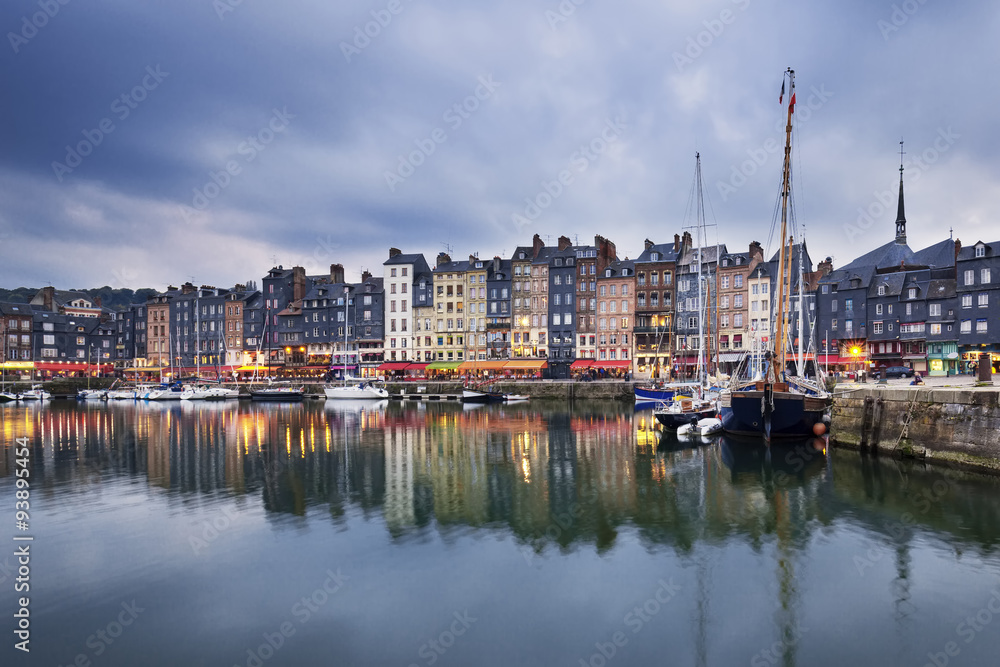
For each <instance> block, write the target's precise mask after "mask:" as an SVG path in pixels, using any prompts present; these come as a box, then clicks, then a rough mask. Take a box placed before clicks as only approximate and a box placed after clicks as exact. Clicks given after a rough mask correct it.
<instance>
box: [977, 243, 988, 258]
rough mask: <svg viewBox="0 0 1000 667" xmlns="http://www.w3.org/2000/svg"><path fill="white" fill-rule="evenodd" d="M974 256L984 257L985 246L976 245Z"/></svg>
mask: <svg viewBox="0 0 1000 667" xmlns="http://www.w3.org/2000/svg"><path fill="white" fill-rule="evenodd" d="M976 257H986V246H982V245H977V246H976Z"/></svg>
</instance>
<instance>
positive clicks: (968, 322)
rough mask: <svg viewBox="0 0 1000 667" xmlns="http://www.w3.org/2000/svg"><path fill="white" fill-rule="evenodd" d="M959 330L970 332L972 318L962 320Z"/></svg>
mask: <svg viewBox="0 0 1000 667" xmlns="http://www.w3.org/2000/svg"><path fill="white" fill-rule="evenodd" d="M959 331H961V332H962V333H972V320H962V326H961V328H960V329H959Z"/></svg>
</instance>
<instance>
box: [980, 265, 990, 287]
mask: <svg viewBox="0 0 1000 667" xmlns="http://www.w3.org/2000/svg"><path fill="white" fill-rule="evenodd" d="M979 279H980V280H981V281H982V283H983V284H984V285H987V284H989V282H990V270H989V269H983V270H982V271H980V272H979Z"/></svg>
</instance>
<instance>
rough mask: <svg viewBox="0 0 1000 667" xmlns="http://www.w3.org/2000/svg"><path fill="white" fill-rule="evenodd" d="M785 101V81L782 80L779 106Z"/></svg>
mask: <svg viewBox="0 0 1000 667" xmlns="http://www.w3.org/2000/svg"><path fill="white" fill-rule="evenodd" d="M784 100H785V80H784V79H782V80H781V94H780V95H778V104H781V103H782V102H783V101H784Z"/></svg>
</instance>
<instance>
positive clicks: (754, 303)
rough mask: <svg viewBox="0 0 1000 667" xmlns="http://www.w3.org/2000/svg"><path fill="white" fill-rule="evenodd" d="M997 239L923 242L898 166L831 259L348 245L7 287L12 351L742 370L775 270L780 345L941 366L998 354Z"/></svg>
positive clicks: (60, 365)
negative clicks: (129, 295)
mask: <svg viewBox="0 0 1000 667" xmlns="http://www.w3.org/2000/svg"><path fill="white" fill-rule="evenodd" d="M873 233H875V232H873ZM998 253H1000V242H997V243H984V242H982V241H979V242H977V243H975V244H973V245H971V246H967V247H963V246H962V244H961V242H960V241H958V240H956V239H953V238H948V239H945V240H943V241H940V242H939V243H936V244H934V245H932V246H930V247H928V248H924V249H922V250H919V251H913V250H911V249H910V248H909V246H908V245H907V241H906V219H905V215H904V206H903V183H902V178H901V179H900V190H899V204H898V213H897V219H896V233H895V238H893V239H892V240H890V241H889V242H887V243H885V244H884V245H882V246H880V247H878V248H876V249H875V250H872V251H870V252H868V253H866V254H864V255H862V256H861V257H858V258H857V259H855V260H854V261H852V262H850V263H849V264H847V265H845V266H843V267H841V268H837V269H835V268H834V266H833V262H832V260H831V259H830V258H826V259H825V260H823V261H821V262H819V263H818V265H817V266H816V268H815V269H813V262H812V260H811V258H810V256H809V252H808V248H807V247H806V244H805V243H797V244H794V245H790V246H789V248H788V253H787V256H788V257H790V261H788V262H786V265H785V267H784V268H785V274H784V276H779V275H778V271H779V266H778V253H774V254H773V255H772V256H771V257H769V258H768V257H765V254H764V250H763V248H762V247H761V245H760V244H759V243H757V242H753V243H750V244H749V246H748V247H747V249H746V250H745V251H730V250H729V249H728V248H727V247H726V245H725V244H719V245H710V246H704V247H698V246H696V245H695V244H693V243H692V237H691V235H690V234H689V233H687V232H685V233H684V234H675V235H674V237H673V240H672V241H668V242H666V243H657V242H654V241H652V240H648V239H647V240H646V241H645V244H644V247H643V249H642V251H641V252H640V253H639V254H638V255H637V256H636V257H635V258H634V259H628V258H627V257H625V258H623V257H619V253H618V251H617V248H616V246H615V244H614V243H613V242H612V241H611V240H609V239H607V238H604V237H603V236H596V237H595V238H594V242H593V244H588V245H578V244H574V243H572V242H571V241H570V239H569V238H568V237H565V236H563V237H560V238H559V239H558V242H557V244H556V245H554V246H551V245H546V244H545V243H544V242H543V240H542V239H541V237H539V236H538V235H537V234H536V235H535V236H534V238H533V239H532V243H531V245H525V246H519V247H517V248H515V250H514V252H513V253H512V254H511V255H510V257H499V256H494V257H492V258H489V257H479V256H478V255H469V256H468V258H467V259H464V258H463V259H453V258H452V257H450V256H449V255H448V254H447V253H440V254H438V255H437V257H436V258H435V259H434V261H433V264H430V263H428V261H427V259H426V258H425V256H424V255H423V254H408V253H404V252H402V251H401V250H399V249H396V248H392V249H390V250H389V253H388V257H387V259H386V260H385V262H384V263H383V266H382V275H381V276H375V275H372V274H371V273H370V272H368V271H365V272H363V273H362V275H361V276H360V278H361V280H360V281H359V282H348V281H347V280H346V279H345V275H344V268H343V266H342V265H340V264H334V265H332V266H331V267H330V271H329V273H324V274H321V275H308V274H307V273H306V271H305V270H304V269H303V268H302V267H292V268H284V267H283V266H276V267H274V268H272V269H271V270H270V271H268V272H267V274H266V275H265V276H264V277H263V278H262V279H261V281H260V286H259V287H258V285H257V284H256V283H255V282H253V281H251V282H250V283H246V284H237V285H234V286H233V287H230V288H217V287H214V286H210V285H201V286H195V285H193V284H191V283H187V284H184V285H182V286H180V287H173V286H171V287H168V288H167V290H166V291H164V292H162V293H159V294H157V295H155V296H152V297H150V298H149V299H148V300H147V301H146V302H144V303H139V304H133V305H132V306H130V307H129V308H127V309H125V310H121V311H111V310H108V309H106V308H103V307H102V306H101V304H100V303H99V302H98V303H95V302H94V300H92V299H91V298H90V297H89V296H87V295H86V294H84V293H80V292H65V291H60V290H55V289H53V288H51V287H50V288H45V289H42V290H40V291H39V292H38V294H37V295H36V296H35V297H34V299H32V300H31V302H30V303H29V304H12V303H4V304H0V315H2V317H0V331H2V333H3V340H4V359H5V366H6V367H7V368H12V367H13V368H21V369H24V368H25V367H29V366H30V367H31V368H34V369H38V370H42V371H49V372H63V373H65V372H72V371H74V370H77V371H79V370H80V369H81V365H93V364H97V363H99V364H101V365H102V369H101V370H103V371H105V372H106V371H107V370H108V368H107V367H108V366H110V368H111V369H114V370H122V369H126V368H142V369H146V370H150V371H161V372H175V373H189V372H192V371H195V370H197V369H199V368H201V369H202V370H211V369H213V368H214V369H218V370H220V371H223V372H225V373H230V372H233V371H239V370H248V369H251V368H254V367H261V366H263V367H267V368H268V369H270V370H271V371H272V372H282V373H286V374H287V373H295V374H314V375H316V374H325V373H326V372H327V371H330V370H331V369H332V370H334V371H336V372H338V373H339V372H340V370H341V369H344V370H346V371H347V373H348V374H351V375H359V376H363V377H372V376H378V375H384V374H385V373H387V372H404V371H406V372H420V371H442V372H447V371H458V372H463V371H467V370H476V369H478V370H493V371H501V370H504V371H511V370H513V371H524V372H526V373H530V374H542V375H543V376H546V377H553V378H566V377H571V376H573V375H575V374H576V372H577V371H579V372H587V373H590V372H598V373H602V374H613V375H626V374H627V375H630V376H632V377H636V378H647V377H660V378H666V377H690V376H691V375H692V374H693V372H694V370H695V368H696V366H697V362H698V358H699V351H701V350H704V351H705V352H706V353H707V354H706V355H705V356H706V357H708V358H710V362H711V363H712V364H714V363H718V364H719V366H720V368H721V370H723V371H726V372H731V371H732V370H734V367H735V366H736V364H737V363H738V362H739V360H740V358H741V357H742V355H743V354H744V353H745V352H746V351H747V350H749V349H750V348H751V347H758V348H773V347H774V345H775V341H773V340H771V339H770V335H771V334H770V332H771V330H772V328H773V325H774V321H775V312H776V308H775V294H776V292H777V290H778V287H779V279H780V280H781V281H782V288H783V289H784V290H785V291H786V292H787V293H788V294H789V295H790V300H789V304H788V306H787V311H786V312H787V314H788V315H787V317H788V319H789V322H790V327H789V330H790V331H791V332H793V334H792V335H791V336H790V338H789V340H788V341H787V344H788V345H789V346H790V347H791V348H793V349H796V350H798V349H801V350H802V351H803V353H804V355H805V357H806V358H808V359H812V360H815V361H816V362H818V363H820V364H822V365H825V366H827V367H829V368H831V369H839V370H850V369H858V368H861V367H867V368H869V369H870V368H872V367H885V366H902V365H905V366H911V367H913V368H914V369H916V370H919V371H924V372H929V373H930V374H946V373H957V372H962V371H965V370H967V367H968V364H969V363H972V362H974V361H978V360H979V359H980V355H981V354H983V353H988V354H990V355H992V356H991V359H992V360H993V361H994V363H995V362H996V361H998V360H1000V346H998V342H1000V322H998V321H997V318H998V313H1000V292H998V289H1000V264H998V262H1000V254H998ZM993 276H997V278H998V281H994V280H993ZM800 302H801V303H800ZM699 306H701V309H700V308H699ZM800 320H801V324H802V326H800V325H799V321H800ZM91 370H92V369H91Z"/></svg>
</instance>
